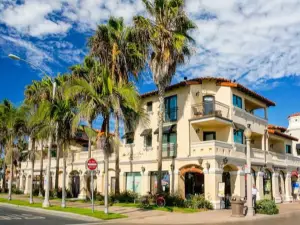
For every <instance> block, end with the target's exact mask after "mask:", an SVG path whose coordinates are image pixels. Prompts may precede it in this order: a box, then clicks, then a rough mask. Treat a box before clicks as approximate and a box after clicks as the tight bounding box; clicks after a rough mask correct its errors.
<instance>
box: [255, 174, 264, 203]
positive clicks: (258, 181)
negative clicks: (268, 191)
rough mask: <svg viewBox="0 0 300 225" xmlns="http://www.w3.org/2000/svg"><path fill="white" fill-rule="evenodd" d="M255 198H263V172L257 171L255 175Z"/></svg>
mask: <svg viewBox="0 0 300 225" xmlns="http://www.w3.org/2000/svg"><path fill="white" fill-rule="evenodd" d="M256 188H257V195H256V200H262V199H264V172H262V171H258V172H257V176H256Z"/></svg>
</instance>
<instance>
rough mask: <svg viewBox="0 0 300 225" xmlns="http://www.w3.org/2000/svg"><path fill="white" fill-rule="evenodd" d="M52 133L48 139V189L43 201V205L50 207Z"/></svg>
mask: <svg viewBox="0 0 300 225" xmlns="http://www.w3.org/2000/svg"><path fill="white" fill-rule="evenodd" d="M52 141H53V139H52V133H51V132H50V134H49V140H48V166H47V179H46V180H47V184H46V190H45V199H44V202H43V207H49V206H50V202H49V191H50V176H51V175H50V172H51V148H52Z"/></svg>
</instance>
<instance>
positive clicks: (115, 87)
mask: <svg viewBox="0 0 300 225" xmlns="http://www.w3.org/2000/svg"><path fill="white" fill-rule="evenodd" d="M94 70H95V71H96V72H98V73H96V72H95V74H96V79H95V81H94V82H93V83H89V82H88V81H87V80H85V79H83V78H74V79H73V80H72V81H71V84H70V86H69V87H68V88H67V90H66V95H67V96H69V97H71V96H74V95H75V96H76V95H79V94H81V95H82V96H85V97H84V99H86V100H88V101H82V102H81V103H80V105H79V110H80V114H81V115H83V116H85V117H89V116H90V114H91V113H95V112H96V113H97V116H102V118H103V123H102V131H103V135H102V144H103V150H104V156H105V176H106V177H105V180H106V182H107V179H108V163H109V161H108V157H109V155H110V153H111V151H112V149H111V148H112V144H111V136H110V135H109V131H110V130H109V122H110V115H111V113H114V112H115V110H116V108H117V107H116V106H117V103H116V97H115V96H117V95H118V96H120V98H121V99H122V104H123V105H124V106H126V107H129V108H131V109H136V108H137V106H138V105H139V99H138V94H137V91H136V89H135V87H134V86H133V85H132V84H131V83H124V82H119V83H118V84H116V83H115V82H114V81H113V80H112V79H111V77H110V75H109V70H108V69H107V68H106V67H105V66H101V65H100V63H99V62H95V67H94ZM107 196H108V187H107V185H105V206H106V209H107V206H108V199H107Z"/></svg>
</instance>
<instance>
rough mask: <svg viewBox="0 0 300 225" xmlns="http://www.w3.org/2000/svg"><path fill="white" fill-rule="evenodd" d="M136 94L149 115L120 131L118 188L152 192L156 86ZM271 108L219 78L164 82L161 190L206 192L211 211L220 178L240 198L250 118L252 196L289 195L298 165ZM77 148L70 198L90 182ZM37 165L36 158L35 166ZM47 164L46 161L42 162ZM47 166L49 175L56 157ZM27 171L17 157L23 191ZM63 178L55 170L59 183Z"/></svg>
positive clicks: (218, 204) (99, 155)
mask: <svg viewBox="0 0 300 225" xmlns="http://www.w3.org/2000/svg"><path fill="white" fill-rule="evenodd" d="M141 97H142V103H143V106H144V108H145V111H146V112H147V115H148V120H145V119H143V120H141V121H139V124H138V126H137V128H136V130H135V131H132V132H127V133H125V135H124V136H123V139H124V140H123V144H122V145H121V147H120V169H121V173H120V174H121V178H120V187H121V190H128V191H134V192H137V193H139V194H140V195H143V194H146V193H147V192H149V191H150V192H152V193H154V192H156V188H157V148H158V135H157V134H158V124H157V121H158V120H157V117H158V110H159V108H158V104H159V103H158V96H157V92H156V91H152V92H149V93H145V94H143V95H141ZM273 106H275V103H274V102H272V101H271V100H268V99H266V98H264V97H263V96H261V95H259V94H257V93H255V92H254V91H251V90H250V89H248V88H246V87H245V86H243V85H241V84H238V83H235V82H232V81H230V80H227V79H223V78H212V77H205V78H198V79H192V80H184V81H182V82H180V83H177V84H174V85H171V86H170V87H168V88H167V91H166V97H165V111H166V112H165V116H164V127H163V180H162V184H163V190H164V191H166V192H169V193H172V194H175V193H176V194H179V195H181V196H182V197H184V198H188V197H189V196H190V195H195V194H203V195H204V196H205V198H206V199H207V200H209V201H211V202H212V203H213V205H214V207H215V208H216V209H220V208H222V207H223V204H222V201H221V198H220V197H219V194H220V192H219V188H220V186H221V185H220V183H222V184H223V185H224V190H223V191H224V193H225V196H226V197H227V198H228V199H229V197H230V196H234V195H238V196H242V197H244V196H245V195H246V191H245V190H246V180H245V179H246V176H245V171H246V170H247V168H246V167H245V165H246V145H245V138H244V134H243V132H244V130H245V128H246V126H247V124H250V126H251V130H252V137H251V162H252V168H251V173H252V180H253V183H254V184H256V187H257V189H258V196H257V198H258V199H263V198H272V199H274V200H275V201H276V202H277V203H280V202H284V201H287V202H289V201H292V200H293V188H292V185H293V184H292V181H293V180H298V173H297V171H298V167H300V158H299V157H298V155H297V151H296V150H295V145H294V144H293V141H298V139H297V138H295V137H293V136H291V135H290V134H288V133H287V132H286V129H285V128H283V127H279V126H274V125H269V124H268V108H269V107H273ZM299 120H300V119H299ZM81 150H82V149H79V150H77V151H74V152H73V153H72V154H71V155H72V156H70V157H69V158H68V163H67V173H68V177H69V179H68V188H69V190H71V191H72V193H73V194H74V196H75V197H79V198H85V197H86V195H89V189H90V188H89V176H88V173H87V169H86V167H85V162H86V160H87V152H86V151H81ZM92 157H94V158H95V159H97V160H98V164H99V170H98V171H97V172H96V174H95V179H96V185H95V188H96V189H97V191H98V192H103V191H104V186H103V185H104V173H103V169H104V157H103V152H102V150H101V149H97V148H96V149H95V150H94V151H92ZM39 163H40V162H37V163H36V164H35V165H36V168H39ZM61 163H62V162H61ZM114 163H115V161H114V155H112V156H111V157H110V162H109V168H110V169H109V190H110V191H111V192H114V182H115V172H114ZM44 165H45V166H46V165H47V161H46V160H44ZM61 168H62V164H61ZM45 171H46V170H45ZM51 171H52V173H53V174H54V171H55V160H54V159H53V161H52V163H51ZM248 171H250V169H248ZM29 172H30V164H28V163H27V164H26V162H24V163H22V175H21V176H22V178H23V179H21V185H20V186H21V187H22V188H24V190H25V192H26V190H28V181H29V179H31V178H30V177H29V176H30V175H29ZM35 172H36V173H38V170H37V171H35ZM52 180H53V179H52ZM61 181H62V178H61V176H60V178H59V185H60V186H61Z"/></svg>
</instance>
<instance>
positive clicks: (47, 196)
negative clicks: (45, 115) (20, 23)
mask: <svg viewBox="0 0 300 225" xmlns="http://www.w3.org/2000/svg"><path fill="white" fill-rule="evenodd" d="M8 57H9V58H11V59H13V60H19V61H23V62H25V63H27V64H29V65H31V66H32V67H34V68H36V69H38V70H39V71H41V72H42V73H43V74H44V76H46V77H48V78H49V79H50V80H51V82H52V86H53V90H52V102H53V101H54V97H55V91H56V83H55V81H52V79H51V77H49V76H48V75H47V73H46V72H45V71H44V70H42V69H41V68H40V67H38V66H36V65H34V64H33V63H31V62H29V61H27V60H25V59H22V58H20V57H19V56H16V55H14V54H9V55H8ZM50 123H51V125H53V121H51V122H50ZM52 142H53V139H52V132H51V131H50V134H49V139H48V166H47V177H46V181H47V184H46V190H45V199H44V202H43V207H49V206H50V202H49V191H50V182H49V181H50V171H51V170H50V169H51V147H52Z"/></svg>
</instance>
